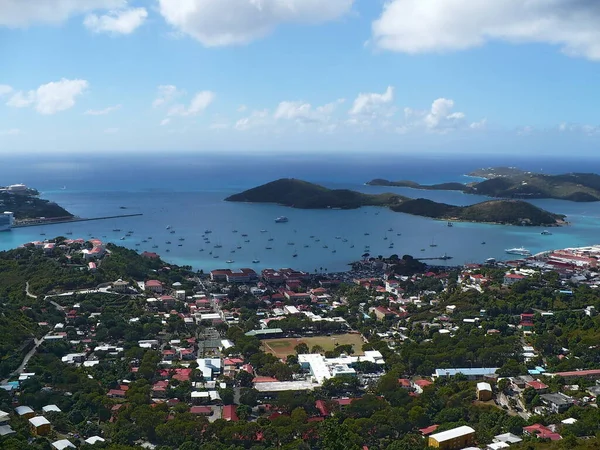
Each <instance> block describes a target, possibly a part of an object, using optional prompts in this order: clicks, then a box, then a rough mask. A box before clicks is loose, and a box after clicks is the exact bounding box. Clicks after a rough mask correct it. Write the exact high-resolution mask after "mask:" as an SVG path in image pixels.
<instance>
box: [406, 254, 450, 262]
mask: <svg viewBox="0 0 600 450" xmlns="http://www.w3.org/2000/svg"><path fill="white" fill-rule="evenodd" d="M415 259H416V260H417V261H447V260H449V259H452V256H448V255H444V256H432V257H431V258H415Z"/></svg>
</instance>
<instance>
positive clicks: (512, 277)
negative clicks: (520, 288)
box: [504, 273, 527, 286]
mask: <svg viewBox="0 0 600 450" xmlns="http://www.w3.org/2000/svg"><path fill="white" fill-rule="evenodd" d="M525 278H527V277H526V276H525V275H521V274H518V273H507V274H506V275H504V285H505V286H512V285H513V284H515V283H518V282H519V281H523V280H524V279H525Z"/></svg>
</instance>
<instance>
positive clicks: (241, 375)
mask: <svg viewBox="0 0 600 450" xmlns="http://www.w3.org/2000/svg"><path fill="white" fill-rule="evenodd" d="M252 380H254V375H252V374H251V373H249V372H246V371H245V370H240V371H239V372H238V373H237V374H236V375H235V381H237V383H238V385H239V386H241V387H251V386H252Z"/></svg>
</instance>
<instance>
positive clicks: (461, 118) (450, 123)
mask: <svg viewBox="0 0 600 450" xmlns="http://www.w3.org/2000/svg"><path fill="white" fill-rule="evenodd" d="M486 124H487V120H486V119H482V120H480V121H478V122H472V123H467V116H466V114H465V113H464V112H460V111H454V100H452V99H448V98H443V97H442V98H438V99H436V100H434V101H433V103H432V104H431V107H430V108H429V109H428V110H417V109H413V108H410V107H406V108H404V123H402V124H400V126H398V127H397V128H396V132H398V133H401V134H405V133H408V132H409V131H411V130H425V131H428V132H430V133H448V132H450V131H455V130H481V129H483V128H485V126H486Z"/></svg>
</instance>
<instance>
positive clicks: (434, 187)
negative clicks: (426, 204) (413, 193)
mask: <svg viewBox="0 0 600 450" xmlns="http://www.w3.org/2000/svg"><path fill="white" fill-rule="evenodd" d="M367 184H368V185H369V186H393V187H407V188H412V189H422V190H427V191H464V190H465V185H464V184H462V183H438V184H419V183H417V182H415V181H408V180H401V181H389V180H384V179H383V178H375V179H374V180H371V181H369V182H367Z"/></svg>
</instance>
